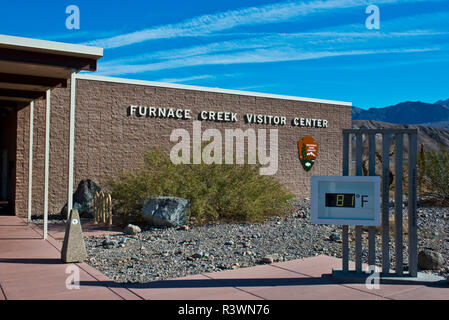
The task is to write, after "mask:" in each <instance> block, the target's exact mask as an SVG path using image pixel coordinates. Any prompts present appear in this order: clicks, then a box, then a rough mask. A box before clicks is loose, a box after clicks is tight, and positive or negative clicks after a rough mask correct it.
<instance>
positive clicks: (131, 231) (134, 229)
mask: <svg viewBox="0 0 449 320" xmlns="http://www.w3.org/2000/svg"><path fill="white" fill-rule="evenodd" d="M141 232H142V230H141V229H140V228H139V227H138V226H135V225H133V224H128V225H127V226H126V227H125V229H123V233H124V234H128V235H136V234H138V233H141Z"/></svg>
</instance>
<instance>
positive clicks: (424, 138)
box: [352, 120, 449, 151]
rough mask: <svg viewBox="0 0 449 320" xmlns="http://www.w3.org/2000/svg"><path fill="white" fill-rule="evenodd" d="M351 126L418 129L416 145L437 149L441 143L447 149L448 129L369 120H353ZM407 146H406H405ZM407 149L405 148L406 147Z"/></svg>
mask: <svg viewBox="0 0 449 320" xmlns="http://www.w3.org/2000/svg"><path fill="white" fill-rule="evenodd" d="M352 127H353V128H355V129H359V128H366V129H376V128H398V129H418V145H421V144H423V145H424V148H425V149H426V150H430V151H439V150H440V146H441V145H443V146H445V147H447V148H448V149H449V130H443V129H438V128H432V127H427V126H422V125H401V124H394V123H388V122H380V121H371V120H353V121H352ZM405 147H407V146H405ZM406 149H407V148H406Z"/></svg>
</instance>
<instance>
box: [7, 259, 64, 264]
mask: <svg viewBox="0 0 449 320" xmlns="http://www.w3.org/2000/svg"><path fill="white" fill-rule="evenodd" d="M0 263H21V264H52V265H53V264H66V263H63V262H62V261H61V259H56V258H55V259H41V258H27V259H16V258H12V259H5V258H0Z"/></svg>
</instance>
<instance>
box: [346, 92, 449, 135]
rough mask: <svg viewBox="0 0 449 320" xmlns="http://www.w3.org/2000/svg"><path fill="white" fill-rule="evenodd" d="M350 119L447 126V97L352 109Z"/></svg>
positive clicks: (448, 120)
mask: <svg viewBox="0 0 449 320" xmlns="http://www.w3.org/2000/svg"><path fill="white" fill-rule="evenodd" d="M352 120H374V121H383V122H389V123H398V124H425V125H426V126H432V127H434V126H435V127H437V128H449V99H448V100H440V101H438V102H436V103H424V102H420V101H418V102H411V101H408V102H402V103H399V104H397V105H394V106H389V107H385V108H371V109H368V110H363V109H360V108H357V107H353V109H352Z"/></svg>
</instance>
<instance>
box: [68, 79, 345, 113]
mask: <svg viewBox="0 0 449 320" xmlns="http://www.w3.org/2000/svg"><path fill="white" fill-rule="evenodd" d="M76 77H77V79H81V80H92V81H103V82H113V83H123V84H133V85H140V86H152V87H162V88H173V89H183V90H194V91H205V92H214V93H226V94H234V95H242V96H250V97H260V98H272V99H282V100H294V101H302V102H314V103H323V104H333V105H341V106H350V107H352V102H342V101H333V100H322V99H313V98H302V97H294V96H284V95H278V94H269V93H258V92H248V91H239V90H229V89H220V88H209V87H199V86H190V85H184V84H175V83H167V82H155V81H145V80H134V79H124V78H115V77H104V76H97V75H91V74H78V75H77V76H76Z"/></svg>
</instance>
